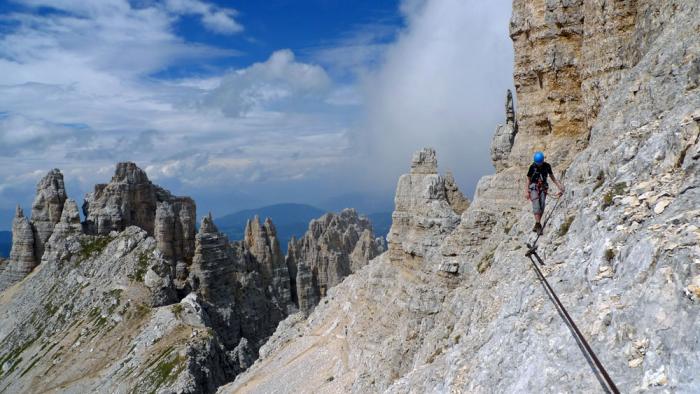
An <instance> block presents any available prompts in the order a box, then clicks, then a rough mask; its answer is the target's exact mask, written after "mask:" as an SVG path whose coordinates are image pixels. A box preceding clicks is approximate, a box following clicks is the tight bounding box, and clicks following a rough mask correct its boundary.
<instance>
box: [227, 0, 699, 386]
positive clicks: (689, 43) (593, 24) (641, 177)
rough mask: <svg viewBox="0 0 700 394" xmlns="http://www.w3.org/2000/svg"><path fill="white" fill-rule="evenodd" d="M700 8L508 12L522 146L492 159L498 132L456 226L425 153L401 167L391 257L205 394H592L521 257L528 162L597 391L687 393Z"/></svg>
mask: <svg viewBox="0 0 700 394" xmlns="http://www.w3.org/2000/svg"><path fill="white" fill-rule="evenodd" d="M698 12H700V4H699V3H698V2H697V1H690V2H684V1H668V2H651V1H642V0H638V1H628V2H616V3H614V4H613V3H610V2H605V1H602V0H601V1H595V0H594V1H583V0H579V1H576V0H575V1H564V2H558V1H546V2H533V1H524V0H517V1H515V2H514V4H513V18H512V21H511V36H512V38H513V42H514V46H515V52H516V62H515V63H516V64H515V71H514V74H515V75H514V76H515V81H516V92H517V95H518V103H519V109H518V111H517V113H516V115H515V119H517V130H518V131H517V133H516V134H515V136H514V139H513V144H512V146H511V147H510V152H509V153H508V154H506V153H505V152H508V151H509V149H508V145H509V144H510V142H509V138H507V137H508V135H509V134H510V131H508V132H505V133H504V132H502V130H501V129H499V130H501V132H497V133H496V137H495V140H494V145H495V146H496V147H497V148H498V149H497V153H498V154H496V155H494V156H493V158H494V161H495V163H494V164H495V166H496V168H497V173H496V174H495V175H492V176H488V177H484V178H483V179H482V180H481V181H480V182H479V184H478V186H477V190H476V193H475V197H474V201H473V202H472V203H471V204H470V206H469V208H468V209H467V210H466V211H464V212H463V213H462V214H461V217H456V215H455V214H454V211H453V210H452V209H450V207H449V203H448V201H447V198H446V196H445V195H444V193H442V192H441V189H442V187H441V186H440V182H441V181H440V179H439V176H438V175H436V172H435V170H434V168H435V160H434V154H433V153H432V152H431V151H430V150H423V151H420V152H418V153H416V155H415V156H414V159H413V163H412V165H411V171H410V173H409V174H406V175H403V176H402V177H401V179H400V180H399V183H398V185H397V192H396V208H395V212H394V215H393V225H392V230H391V233H390V237H389V252H388V253H385V254H382V255H380V256H379V257H377V258H375V259H374V260H373V261H371V262H370V264H369V265H367V266H366V267H365V268H364V269H362V270H360V271H358V272H356V273H354V274H353V275H350V276H349V277H347V278H346V279H345V281H343V283H341V284H340V285H338V286H336V287H334V288H333V289H332V290H330V291H329V292H328V295H327V298H326V300H327V301H328V302H324V303H321V304H320V305H319V306H318V307H317V308H316V309H315V310H314V311H313V313H312V314H311V315H310V316H309V317H308V319H299V318H298V317H297V316H292V317H290V318H288V319H287V320H285V321H284V322H282V323H281V324H280V326H279V328H278V330H277V331H276V332H275V334H274V335H273V336H272V337H271V338H270V340H269V341H268V343H267V344H266V345H265V346H264V347H263V349H261V352H260V353H261V358H260V359H259V360H258V361H257V362H256V363H255V365H254V366H253V367H251V368H250V369H248V370H247V371H246V372H245V373H243V374H242V375H240V376H239V377H238V378H237V379H236V381H235V382H234V383H232V384H229V385H227V386H224V387H222V388H221V389H220V392H222V393H229V392H237V393H245V392H280V393H285V392H390V393H391V392H397V393H398V392H401V393H404V392H452V391H454V392H474V393H481V392H484V393H485V392H597V391H599V390H600V391H602V390H601V389H600V384H599V381H598V379H597V378H596V375H595V372H594V371H593V370H592V369H591V366H590V365H589V364H588V363H587V362H586V359H585V358H584V356H583V355H582V354H581V351H580V349H579V347H578V346H577V343H576V342H575V340H574V339H573V337H572V335H571V332H570V331H569V329H568V328H567V327H566V325H565V324H564V323H563V321H562V320H561V318H560V316H559V315H558V314H557V311H556V310H555V309H554V307H553V306H552V304H551V302H550V300H549V299H548V298H547V296H546V295H545V293H544V291H543V289H542V287H541V286H540V284H539V283H538V282H537V279H536V276H535V274H534V273H533V271H532V269H531V267H530V262H529V261H528V260H527V259H526V257H525V256H524V250H525V246H524V243H525V242H526V241H528V240H529V239H530V238H531V232H530V231H529V230H530V228H531V227H532V215H531V212H530V207H529V204H527V202H526V201H524V199H523V198H522V191H523V190H524V187H525V185H524V176H523V174H524V173H525V171H526V165H527V164H528V163H529V161H530V155H531V154H532V152H533V151H534V150H536V149H537V150H544V151H545V152H546V153H547V154H548V157H549V158H550V162H552V163H553V164H554V165H555V171H556V172H557V174H561V173H564V175H562V176H561V178H563V180H564V182H565V184H566V186H567V193H566V194H565V195H564V196H563V197H562V200H561V202H560V204H559V207H558V209H557V211H556V212H555V213H554V215H553V216H552V220H551V222H550V223H549V226H548V229H547V231H546V232H545V234H544V236H543V237H542V238H541V239H540V242H539V245H540V246H539V254H540V255H541V256H542V257H543V258H544V260H545V262H546V265H545V266H544V267H543V268H542V269H543V271H544V272H545V275H546V277H547V279H548V281H549V282H550V283H551V284H552V286H553V287H554V289H555V290H556V291H557V293H558V296H559V298H560V299H561V300H562V302H563V303H564V305H566V307H567V309H568V311H569V313H570V314H571V315H572V317H573V318H574V320H575V321H576V322H577V323H578V325H579V328H581V329H582V331H583V334H584V336H585V337H586V338H587V339H588V341H589V342H590V344H591V346H592V347H593V349H594V350H595V351H596V353H597V355H598V357H599V358H600V359H601V361H602V363H603V364H604V365H605V366H606V368H607V370H608V372H609V373H610V375H611V376H612V378H613V380H614V381H615V382H616V383H617V385H618V387H619V388H620V390H621V391H623V392H647V391H649V392H687V393H691V392H697V391H698V390H699V389H700V381H698V378H697V374H696V373H695V371H696V370H697V368H698V367H700V361H699V360H698V358H697V357H695V356H694V355H696V354H698V352H700V349H699V348H698V344H697V340H696V339H697V332H698V328H699V327H698V322H700V303H699V302H700V298H698V296H699V294H698V289H699V287H698V284H699V283H700V248H698V244H699V243H700V242H699V241H700V230H699V228H700V211H698V209H697V201H700V191H699V190H700V188H699V186H700V179H698V166H699V165H700V91H699V90H698V83H697V81H698V78H700V76H699V75H700V67H698V64H700V43H699V42H698V41H697V40H693V39H691V37H695V36H697V32H698V31H700V25H699V24H698V23H699V22H698V19H697V18H696V17H694V16H695V15H697V13H698ZM599 43H601V44H600V45H599ZM508 112H510V111H508ZM513 112H515V111H513ZM507 118H510V116H509V115H507ZM515 124H516V122H513V125H514V126H515ZM504 137H505V138H504ZM504 140H505V141H506V143H503V141H504ZM501 147H503V149H501ZM550 205H553V204H550ZM280 382H284V383H283V384H280Z"/></svg>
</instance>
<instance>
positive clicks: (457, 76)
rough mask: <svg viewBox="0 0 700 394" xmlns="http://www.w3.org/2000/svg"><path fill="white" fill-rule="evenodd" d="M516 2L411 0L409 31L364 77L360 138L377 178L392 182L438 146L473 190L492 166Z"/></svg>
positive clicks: (444, 163)
mask: <svg viewBox="0 0 700 394" xmlns="http://www.w3.org/2000/svg"><path fill="white" fill-rule="evenodd" d="M510 7H511V2H510V1H507V0H499V1H493V2H483V1H477V0H440V1H423V0H411V1H404V2H403V3H402V7H401V9H402V12H404V15H405V17H406V19H407V24H408V26H407V28H406V29H405V30H404V31H402V32H401V34H400V35H399V37H398V39H397V40H396V42H395V43H393V44H392V45H391V46H390V47H389V48H388V50H387V51H386V53H385V57H384V60H383V62H382V64H381V66H380V67H379V68H378V69H377V70H376V72H374V73H371V74H370V75H368V76H367V77H366V78H364V79H363V87H364V92H365V105H366V108H367V127H366V128H363V129H362V130H361V132H359V133H358V135H357V136H356V139H357V140H359V141H361V142H360V143H359V144H361V146H364V148H366V149H367V152H368V159H367V161H368V163H369V165H370V166H372V168H373V169H374V171H372V176H373V177H374V178H373V179H370V180H369V181H370V182H371V183H374V184H378V182H376V181H375V179H379V180H380V182H381V183H382V184H386V183H389V184H393V182H391V178H393V177H396V175H397V174H398V173H401V172H403V171H405V169H406V167H407V165H408V162H409V160H410V157H411V152H413V151H415V150H417V149H420V148H421V147H423V146H433V147H435V148H436V149H437V151H438V154H439V156H440V157H439V162H440V164H441V167H442V168H443V169H445V168H451V169H452V170H453V171H454V173H455V176H456V177H457V180H458V181H461V182H460V183H461V185H462V187H463V189H465V192H466V193H471V192H472V191H473V188H474V186H475V184H476V181H477V180H478V178H479V177H480V176H481V175H483V174H485V173H488V172H490V171H492V166H491V161H490V159H489V145H490V139H491V136H492V135H493V130H494V129H495V126H496V124H497V123H498V122H502V119H503V117H504V113H503V111H504V110H503V102H504V100H505V92H506V89H508V88H510V86H511V85H512V58H513V52H512V45H511V42H510V39H509V38H508V18H509V15H510Z"/></svg>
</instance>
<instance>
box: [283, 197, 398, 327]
mask: <svg viewBox="0 0 700 394" xmlns="http://www.w3.org/2000/svg"><path fill="white" fill-rule="evenodd" d="M385 249H386V247H385V246H384V242H383V240H382V239H381V238H374V235H373V233H372V224H371V223H370V222H369V220H368V219H367V218H365V217H360V216H359V215H358V214H357V211H355V210H354V209H345V210H343V211H342V212H340V213H339V214H335V213H328V214H326V215H323V216H322V217H321V218H320V219H316V220H312V221H311V223H309V230H308V231H307V232H306V234H304V237H302V238H300V239H299V240H292V241H291V242H290V244H289V252H288V255H287V266H288V267H290V271H291V272H295V280H294V282H293V283H294V284H295V285H294V287H295V288H294V294H296V296H297V302H298V306H299V309H300V310H302V311H304V312H307V313H308V312H309V311H310V310H311V308H313V307H314V306H315V305H316V304H317V303H318V301H319V300H320V299H321V298H322V297H324V296H325V295H326V292H327V291H328V289H330V288H331V287H333V286H335V285H337V284H338V283H340V282H341V281H342V280H343V279H344V278H345V277H346V276H348V275H350V274H351V273H353V272H355V271H357V270H359V269H360V268H362V267H364V266H365V265H367V263H368V262H369V261H370V260H372V259H373V258H374V257H376V256H378V255H379V254H380V253H382V252H383V251H384V250H385Z"/></svg>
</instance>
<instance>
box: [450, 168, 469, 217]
mask: <svg viewBox="0 0 700 394" xmlns="http://www.w3.org/2000/svg"><path fill="white" fill-rule="evenodd" d="M445 193H446V196H447V202H448V203H449V204H450V206H451V207H452V210H453V211H455V213H456V214H457V215H461V214H462V213H463V212H464V211H466V210H467V208H469V199H467V198H466V197H464V194H462V192H461V191H459V188H458V187H457V182H455V177H454V175H452V172H450V171H448V172H447V173H445Z"/></svg>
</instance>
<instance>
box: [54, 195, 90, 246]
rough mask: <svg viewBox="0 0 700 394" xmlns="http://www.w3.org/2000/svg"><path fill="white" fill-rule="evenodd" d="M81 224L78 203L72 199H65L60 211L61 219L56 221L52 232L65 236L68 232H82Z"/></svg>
mask: <svg viewBox="0 0 700 394" xmlns="http://www.w3.org/2000/svg"><path fill="white" fill-rule="evenodd" d="M82 230H83V225H82V223H80V212H79V211H78V203H76V202H75V200H73V199H70V198H69V199H66V201H65V203H64V204H63V211H62V212H61V219H60V220H59V221H58V223H56V226H55V227H54V231H53V234H57V236H59V237H65V236H66V235H68V234H70V233H79V232H82Z"/></svg>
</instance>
